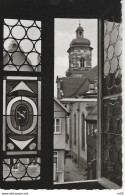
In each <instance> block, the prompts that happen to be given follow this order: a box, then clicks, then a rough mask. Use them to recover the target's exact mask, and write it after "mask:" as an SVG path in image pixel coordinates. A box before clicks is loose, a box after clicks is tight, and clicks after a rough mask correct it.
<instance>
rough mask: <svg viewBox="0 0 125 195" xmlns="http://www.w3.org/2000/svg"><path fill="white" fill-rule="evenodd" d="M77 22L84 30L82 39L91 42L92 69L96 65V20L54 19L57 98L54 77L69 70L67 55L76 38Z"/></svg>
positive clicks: (62, 74)
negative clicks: (71, 43)
mask: <svg viewBox="0 0 125 195" xmlns="http://www.w3.org/2000/svg"><path fill="white" fill-rule="evenodd" d="M79 21H80V23H81V26H82V27H83V29H84V38H87V39H89V40H90V42H91V47H93V51H92V67H94V66H96V65H97V30H98V29H97V20H96V19H58V18H57V19H55V33H54V36H55V38H54V40H55V43H54V46H55V48H54V95H55V96H57V86H56V77H57V75H58V76H65V72H66V71H67V70H68V68H69V63H68V62H69V61H68V53H67V50H68V49H69V45H70V42H71V41H72V39H74V38H76V32H75V31H76V29H77V28H78V26H79Z"/></svg>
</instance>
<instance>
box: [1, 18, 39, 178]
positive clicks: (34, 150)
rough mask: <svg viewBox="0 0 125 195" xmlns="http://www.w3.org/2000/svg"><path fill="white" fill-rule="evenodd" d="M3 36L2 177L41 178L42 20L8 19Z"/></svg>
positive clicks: (5, 22)
mask: <svg viewBox="0 0 125 195" xmlns="http://www.w3.org/2000/svg"><path fill="white" fill-rule="evenodd" d="M3 36H4V37H3V113H2V115H3V134H2V135H3V152H4V157H3V181H32V180H40V179H41V178H40V173H41V158H40V154H41V153H40V152H41V74H40V73H39V72H40V71H41V22H40V21H33V20H19V19H18V20H16V19H5V20H4V24H3ZM13 71H17V72H18V74H17V75H15V73H14V72H13ZM29 72H36V73H35V75H34V73H30V75H29Z"/></svg>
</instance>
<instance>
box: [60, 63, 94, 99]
mask: <svg viewBox="0 0 125 195" xmlns="http://www.w3.org/2000/svg"><path fill="white" fill-rule="evenodd" d="M96 77H97V66H96V67H94V68H93V69H91V70H90V71H88V74H86V77H62V78H61V79H60V82H61V83H60V84H61V90H62V91H63V94H64V96H63V98H73V97H77V96H82V95H83V94H85V93H86V92H87V91H88V90H89V80H94V79H95V78H96Z"/></svg>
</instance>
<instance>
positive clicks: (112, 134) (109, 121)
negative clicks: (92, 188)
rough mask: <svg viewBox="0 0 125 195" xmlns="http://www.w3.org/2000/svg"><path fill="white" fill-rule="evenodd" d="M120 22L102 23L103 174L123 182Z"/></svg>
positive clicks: (119, 182) (115, 180) (120, 183)
mask: <svg viewBox="0 0 125 195" xmlns="http://www.w3.org/2000/svg"><path fill="white" fill-rule="evenodd" d="M121 41H122V40H121V24H118V23H115V22H111V21H108V20H106V21H105V22H104V72H103V73H104V74H103V84H104V87H103V129H102V177H105V178H107V179H109V180H111V181H112V182H114V183H116V184H118V185H120V186H121V185H122V155H121V154H122V135H121V133H122V132H121V124H122V100H121V68H122V67H121V53H122V48H121Z"/></svg>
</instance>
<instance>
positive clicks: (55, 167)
mask: <svg viewBox="0 0 125 195" xmlns="http://www.w3.org/2000/svg"><path fill="white" fill-rule="evenodd" d="M57 167H58V152H57V151H54V153H53V181H56V180H57Z"/></svg>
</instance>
